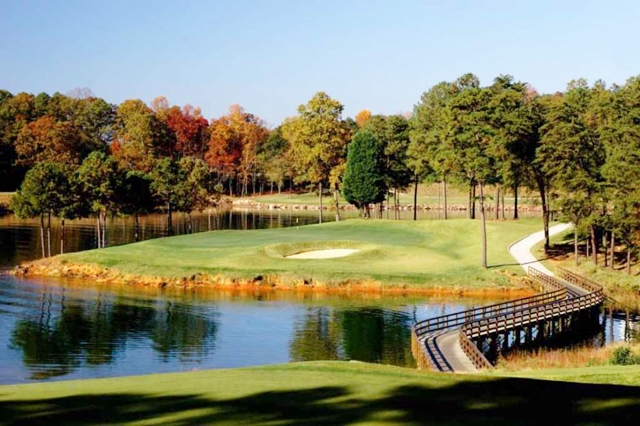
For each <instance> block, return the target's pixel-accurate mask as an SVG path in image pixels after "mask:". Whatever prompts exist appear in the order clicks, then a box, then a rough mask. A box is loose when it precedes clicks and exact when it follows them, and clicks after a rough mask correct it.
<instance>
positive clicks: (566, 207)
mask: <svg viewBox="0 0 640 426" xmlns="http://www.w3.org/2000/svg"><path fill="white" fill-rule="evenodd" d="M593 101H594V92H593V91H592V90H591V89H590V88H589V87H588V85H587V83H586V81H584V80H577V81H572V82H571V83H569V86H568V87H567V92H566V93H565V94H564V95H563V96H558V97H556V98H554V99H553V100H552V102H550V103H549V105H548V110H547V114H546V124H545V125H544V126H543V127H542V128H541V132H542V139H541V146H540V147H539V149H538V152H537V154H538V158H539V161H540V162H541V164H542V167H543V168H544V170H545V172H546V173H547V174H548V175H549V176H550V177H551V179H552V181H553V183H554V184H555V185H556V186H557V187H560V188H562V189H563V192H562V194H561V196H560V198H559V200H558V203H559V206H560V209H561V210H562V212H563V213H564V214H565V215H566V216H567V217H569V218H570V220H571V221H572V222H573V224H574V225H575V226H576V234H577V232H578V231H579V228H578V226H579V225H580V224H581V223H586V224H587V226H588V228H589V230H590V234H591V243H592V244H593V255H594V261H597V238H595V222H594V215H600V212H602V207H600V208H599V207H598V206H599V205H600V206H602V201H603V200H602V193H601V190H602V185H601V184H602V180H603V179H602V175H601V168H602V165H603V164H604V159H605V152H604V147H603V145H602V143H601V141H600V138H599V135H598V131H597V123H596V122H595V121H594V120H593V119H592V117H591V114H592V109H593V106H594V104H593ZM575 258H576V263H577V242H576V244H575ZM596 263H597V262H596Z"/></svg>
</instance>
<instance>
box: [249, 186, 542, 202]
mask: <svg viewBox="0 0 640 426" xmlns="http://www.w3.org/2000/svg"><path fill="white" fill-rule="evenodd" d="M493 193H494V190H493V189H492V188H489V189H488V194H489V196H492V195H493ZM251 198H252V199H253V200H255V201H257V202H260V203H266V204H300V205H317V204H318V194H317V193H316V192H309V193H292V192H282V193H281V194H277V193H273V194H265V195H258V196H252V197H251ZM535 199H537V196H536V195H535V194H528V193H525V192H523V193H522V194H521V195H520V199H519V200H518V202H519V204H520V205H534V204H535ZM339 201H340V204H341V205H345V204H346V201H345V200H344V198H342V197H340V198H339ZM443 201H444V200H443V198H442V194H441V185H440V184H428V185H419V186H418V204H419V205H438V203H440V204H442V203H443ZM331 202H332V200H331V197H330V196H328V195H327V196H326V197H324V198H323V203H326V205H330V204H331ZM391 202H393V200H391ZM447 203H448V204H449V205H462V206H466V205H467V203H468V193H467V189H466V188H464V189H461V188H456V187H454V186H452V185H449V186H448V187H447ZM505 203H506V205H507V206H508V207H511V206H512V205H513V196H507V197H505ZM400 204H402V205H408V204H410V205H413V188H409V190H407V191H406V192H401V193H400ZM488 204H489V205H492V204H493V201H492V200H489V201H488Z"/></svg>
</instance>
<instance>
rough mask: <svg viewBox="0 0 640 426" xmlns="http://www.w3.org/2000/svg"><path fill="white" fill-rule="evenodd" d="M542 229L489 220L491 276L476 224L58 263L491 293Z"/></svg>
mask: <svg viewBox="0 0 640 426" xmlns="http://www.w3.org/2000/svg"><path fill="white" fill-rule="evenodd" d="M539 228H540V223H539V221H538V220H521V221H506V222H488V223H487V229H488V247H489V256H488V258H489V264H490V265H491V268H489V269H488V270H483V269H482V268H481V267H480V262H481V258H480V253H481V240H480V221H478V220H476V221H471V220H448V221H417V222H414V221H393V220H365V219H350V220H345V221H341V222H331V223H325V224H322V225H307V226H301V227H292V228H281V229H266V230H251V231H239V230H232V231H213V232H206V233H199V234H192V235H183V236H177V237H172V238H162V239H155V240H147V241H144V242H140V243H136V244H129V245H123V246H117V247H112V248H107V249H102V250H91V251H85V252H79V253H72V254H68V255H65V256H64V257H63V258H62V259H63V261H67V262H72V263H89V264H97V265H100V266H104V267H110V268H115V269H117V270H118V271H119V272H121V273H124V274H137V275H149V276H162V277H188V276H191V275H193V274H198V273H206V274H222V275H224V276H226V277H230V278H243V279H250V278H252V277H257V276H266V275H268V276H279V277H281V280H284V281H286V280H291V281H294V280H296V281H299V280H301V279H304V280H308V281H310V280H313V281H315V282H321V283H328V284H335V283H339V282H344V281H347V280H351V281H353V280H376V281H379V282H382V283H387V284H396V285H407V286H413V287H421V286H423V287H429V286H444V287H451V288H457V287H459V288H478V287H491V286H494V287H495V286H508V285H509V280H508V278H507V277H506V276H505V274H504V273H501V271H503V270H505V269H506V270H509V271H510V272H511V273H513V272H517V273H521V272H522V270H521V269H520V268H519V267H517V266H514V263H515V261H514V259H513V258H512V257H511V256H510V255H509V253H508V247H509V245H510V244H511V243H513V242H514V241H516V240H518V239H519V238H521V237H523V236H526V235H528V234H529V233H531V232H534V231H537V230H538V229H539ZM345 247H348V248H356V249H360V250H361V251H360V252H358V253H356V254H353V255H351V256H348V257H343V258H336V259H322V260H294V259H286V258H284V257H283V256H286V255H288V254H293V253H297V252H301V251H308V250H315V249H326V248H345Z"/></svg>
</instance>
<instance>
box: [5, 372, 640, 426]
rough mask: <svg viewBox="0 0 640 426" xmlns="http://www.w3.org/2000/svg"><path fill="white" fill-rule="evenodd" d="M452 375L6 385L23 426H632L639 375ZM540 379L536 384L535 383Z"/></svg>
mask: <svg viewBox="0 0 640 426" xmlns="http://www.w3.org/2000/svg"><path fill="white" fill-rule="evenodd" d="M520 376H521V377H509V376H506V375H498V374H491V375H484V376H482V375H452V374H443V373H427V372H419V371H416V370H409V369H403V368H399V367H390V366H381V365H373V364H364V363H353V362H310V363H291V364H284V365H274V366H268V367H255V368H241V369H232V370H208V371H196V372H187V373H172V374H159V375H148V376H139V377H120V378H109V379H96V380H82V381H62V382H52V383H37V384H28V385H11V386H2V387H0V421H4V422H5V424H8V423H9V422H10V423H11V424H15V425H45V424H47V425H49V424H64V425H74V424H83V425H85V424H131V425H134V424H136V425H142V424H144V425H155V424H178V425H189V424H197V425H228V424H268V425H299V424H305V425H306V424H321V425H322V424H326V425H329V424H330V425H334V424H360V425H415V424H433V425H453V424H474V425H511V424H541V423H548V424H605V425H606V424H611V425H613V424H627V423H628V422H629V421H631V419H633V418H634V417H635V416H637V415H638V413H639V412H640V387H639V386H638V385H640V367H638V366H629V367H602V368H589V369H567V370H552V371H546V372H543V373H540V372H535V373H522V374H520ZM531 377H533V378H535V379H531Z"/></svg>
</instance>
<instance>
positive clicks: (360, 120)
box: [356, 109, 371, 129]
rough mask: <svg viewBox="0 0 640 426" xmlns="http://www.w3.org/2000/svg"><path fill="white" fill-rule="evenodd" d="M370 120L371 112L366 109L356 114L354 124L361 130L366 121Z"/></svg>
mask: <svg viewBox="0 0 640 426" xmlns="http://www.w3.org/2000/svg"><path fill="white" fill-rule="evenodd" d="M370 118H371V111H369V110H368V109H363V110H362V111H360V112H359V113H358V114H356V124H357V125H358V129H362V128H363V127H364V125H365V124H367V121H369V119H370Z"/></svg>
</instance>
